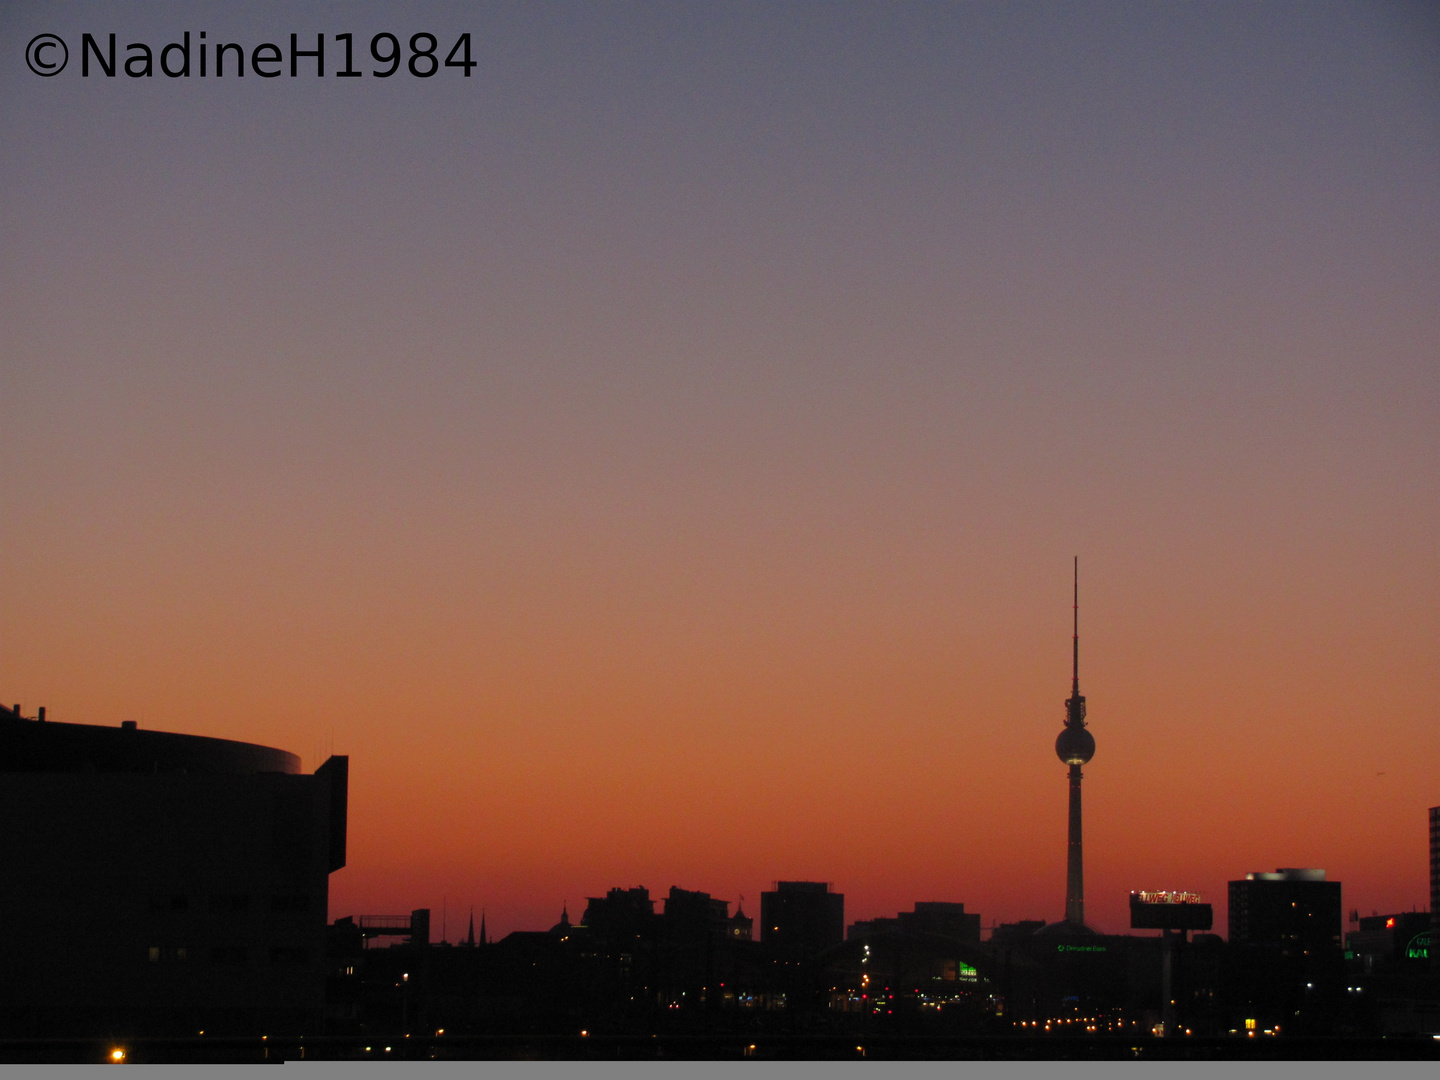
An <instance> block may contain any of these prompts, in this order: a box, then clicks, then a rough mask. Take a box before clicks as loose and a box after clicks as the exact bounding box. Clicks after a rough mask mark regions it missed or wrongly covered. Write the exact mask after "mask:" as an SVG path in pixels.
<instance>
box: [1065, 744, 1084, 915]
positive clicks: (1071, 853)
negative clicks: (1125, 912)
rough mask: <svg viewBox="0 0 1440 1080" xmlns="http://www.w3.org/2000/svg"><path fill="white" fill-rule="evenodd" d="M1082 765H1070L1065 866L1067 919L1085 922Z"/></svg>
mask: <svg viewBox="0 0 1440 1080" xmlns="http://www.w3.org/2000/svg"><path fill="white" fill-rule="evenodd" d="M1080 780H1081V773H1080V766H1079V765H1071V766H1070V842H1069V844H1068V845H1067V852H1066V866H1065V870H1066V873H1065V921H1066V922H1068V923H1074V924H1075V925H1077V926H1078V925H1081V924H1083V923H1084V922H1085V853H1084V841H1083V839H1082V836H1083V833H1082V831H1081V827H1080Z"/></svg>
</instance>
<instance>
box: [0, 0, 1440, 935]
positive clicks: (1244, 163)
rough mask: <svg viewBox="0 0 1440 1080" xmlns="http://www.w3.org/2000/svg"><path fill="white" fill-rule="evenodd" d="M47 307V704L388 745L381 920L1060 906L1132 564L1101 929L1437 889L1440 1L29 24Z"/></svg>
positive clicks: (61, 13) (1417, 901) (4, 562)
mask: <svg viewBox="0 0 1440 1080" xmlns="http://www.w3.org/2000/svg"><path fill="white" fill-rule="evenodd" d="M185 30H190V31H191V32H192V35H198V32H199V31H200V30H207V31H208V35H209V41H211V42H215V41H217V40H237V41H241V42H244V43H246V44H247V45H248V46H250V47H253V46H254V45H257V44H260V43H261V42H264V41H278V42H282V43H287V44H288V40H289V35H290V33H292V32H295V33H298V34H299V35H300V36H301V40H302V42H303V41H304V40H305V39H306V38H308V39H309V41H311V42H313V40H314V35H315V33H317V32H322V31H323V32H325V33H326V34H327V38H330V35H333V34H335V33H340V32H346V31H350V32H353V33H354V34H355V35H356V38H357V43H358V45H359V48H358V49H357V53H358V55H359V56H360V57H361V60H360V63H359V64H358V65H357V66H361V67H362V70H364V69H368V68H369V67H373V66H375V65H373V64H372V63H371V62H370V61H369V59H368V56H366V55H365V54H366V52H367V49H366V45H367V43H368V41H369V38H370V36H371V35H373V34H375V33H377V32H380V31H383V30H390V31H393V32H394V33H396V34H397V35H399V36H401V37H402V38H408V37H409V35H410V34H413V33H416V32H419V31H429V32H433V33H435V34H436V35H437V36H438V37H439V38H440V39H441V42H442V49H448V46H449V44H450V42H452V41H453V40H454V38H455V37H456V36H457V35H458V34H459V33H461V32H463V31H469V32H470V33H471V34H472V40H473V42H474V59H475V60H476V61H478V64H479V66H478V67H477V68H476V70H475V73H474V76H473V77H472V78H470V79H464V78H461V77H460V76H459V74H458V72H455V71H444V72H442V73H441V75H439V76H437V77H436V78H433V79H429V80H420V79H415V78H412V77H410V76H409V75H405V74H402V75H400V76H397V77H396V78H393V79H389V80H381V79H375V78H372V77H368V76H367V77H365V78H361V79H351V80H342V79H336V78H334V77H327V78H325V79H317V78H315V77H313V75H312V76H309V77H306V76H305V75H303V74H302V76H301V77H300V78H297V79H293V80H292V79H290V78H289V77H288V74H287V75H286V76H285V77H282V78H279V79H274V80H262V79H258V78H255V77H253V74H252V75H251V76H248V77H246V78H245V79H243V80H240V79H234V78H227V79H225V80H216V79H214V78H207V79H205V80H201V79H199V78H198V77H192V78H190V79H174V80H171V79H168V78H164V77H160V76H158V75H157V77H154V78H150V79H128V78H125V77H123V76H122V77H117V78H115V79H103V78H98V77H97V76H96V73H95V72H94V70H93V69H92V77H91V78H89V79H83V78H81V77H80V71H79V42H80V35H81V33H83V32H85V31H90V32H92V33H95V34H97V35H106V34H108V33H110V32H115V33H116V34H117V37H118V41H119V43H120V50H121V53H122V55H123V52H124V45H125V44H126V43H127V42H129V41H144V42H147V43H149V44H151V45H152V47H154V48H155V49H156V50H157V51H158V49H159V47H160V46H162V45H163V44H165V43H167V42H169V41H173V40H178V39H179V37H180V35H181V34H182V33H183V32H184V31H185ZM47 31H48V32H54V33H58V34H60V35H61V36H62V37H64V38H65V39H66V40H67V42H68V43H69V45H70V49H71V64H70V66H69V68H67V69H66V70H65V71H64V72H63V73H61V74H60V75H59V76H57V77H55V78H52V79H41V78H38V77H36V76H35V75H33V74H31V72H30V71H29V70H28V69H27V68H26V67H25V63H24V48H25V43H26V42H27V41H29V40H30V39H31V38H32V37H33V36H34V35H35V34H37V33H41V32H47ZM335 48H336V46H335V43H334V41H333V38H331V39H330V49H331V56H330V71H331V72H333V71H334V69H335V67H336V66H337V60H338V57H337V56H336V55H335V53H334V50H335ZM307 63H313V62H307ZM287 71H288V69H287ZM302 71H304V68H302ZM0 330H3V332H0V408H3V416H4V422H3V425H0V515H3V521H4V529H3V543H0V698H3V700H5V701H6V702H11V701H18V702H22V703H23V704H24V706H25V709H26V711H27V713H28V712H31V711H33V709H34V707H35V706H38V705H42V704H43V705H46V706H47V707H48V709H49V715H50V717H51V718H52V719H55V720H61V721H73V722H81V723H103V724H114V723H119V722H120V721H121V720H126V719H134V720H138V721H139V722H140V723H141V724H142V726H145V727H151V728H159V729H167V730H175V731H185V732H194V733H200V734H206V735H215V736H221V737H226V738H237V739H245V740H251V741H256V742H262V743H266V744H270V745H276V746H281V747H284V748H286V749H289V750H292V751H295V752H297V753H300V754H302V755H303V756H304V758H305V763H306V767H307V768H311V767H313V766H314V765H316V764H318V763H319V762H320V761H321V760H323V757H324V756H325V754H327V753H329V752H331V751H333V752H336V753H345V754H349V755H350V756H351V776H352V787H351V811H350V823H351V824H350V855H349V865H348V866H347V867H346V868H345V869H344V870H343V871H341V872H340V873H338V874H336V875H334V877H333V878H332V880H331V896H332V904H331V907H332V914H334V915H343V914H349V913H362V912H363V913H369V912H392V911H394V912H402V911H408V910H409V909H411V908H412V907H419V906H429V907H431V908H433V909H435V910H436V912H437V928H438V922H439V918H438V915H439V912H440V910H441V909H442V907H444V908H445V909H447V910H448V913H449V916H448V918H449V929H450V936H451V937H452V939H453V938H454V936H455V934H456V932H457V927H460V925H461V923H462V921H463V918H464V913H465V912H466V911H467V910H468V908H469V906H470V905H472V904H473V905H475V907H476V908H477V909H479V908H481V907H482V906H483V907H484V908H485V909H486V911H487V913H488V918H489V923H490V926H491V927H492V929H495V930H499V931H501V932H505V931H508V930H511V929H524V928H537V927H542V926H548V925H549V924H550V923H551V922H553V921H554V920H555V918H556V917H557V916H558V914H559V910H560V906H561V904H562V903H564V902H566V901H568V903H569V905H570V912H571V915H572V916H578V914H579V911H580V910H581V909H582V908H583V902H584V901H583V898H584V897H585V896H587V895H596V894H598V893H601V892H603V891H604V890H605V889H606V888H608V887H611V886H616V885H620V886H631V885H636V884H644V885H647V886H648V887H649V888H650V889H651V892H652V894H662V893H664V892H665V891H666V890H667V889H668V888H669V887H670V886H671V885H672V884H676V885H680V886H682V887H687V888H697V889H705V890H708V891H710V892H712V893H713V894H715V895H717V896H722V897H725V898H727V899H730V900H732V901H734V900H736V899H738V897H739V896H741V895H742V894H743V895H744V897H745V898H746V908H747V910H749V911H751V912H752V913H753V912H754V911H755V910H756V909H757V908H758V906H759V905H758V899H759V898H758V894H759V892H760V891H761V890H762V889H764V888H768V887H769V883H770V882H771V881H772V880H774V879H777V878H814V879H819V880H828V881H831V882H833V883H834V884H835V887H836V888H837V889H839V890H841V891H843V892H844V893H845V894H846V898H847V904H846V914H847V919H852V920H853V919H855V918H864V917H871V916H875V915H882V914H893V913H894V912H895V911H896V910H897V909H899V908H908V907H909V905H910V904H911V903H912V902H913V901H915V900H959V901H963V902H965V903H966V904H967V905H968V906H969V908H970V909H971V910H978V911H979V912H980V913H981V914H982V917H983V918H984V920H985V923H986V925H989V924H990V922H991V921H992V920H994V919H999V920H1002V921H1005V920H1013V919H1019V918H1045V919H1055V918H1059V917H1061V916H1062V914H1063V910H1064V885H1065V873H1064V871H1065V866H1064V854H1065V853H1064V840H1065V806H1066V795H1065V790H1066V787H1065V767H1064V766H1063V765H1062V764H1061V763H1060V762H1059V761H1058V760H1057V759H1056V757H1055V755H1054V750H1053V744H1054V739H1055V736H1056V735H1057V734H1058V732H1059V730H1060V726H1061V723H1062V720H1063V717H1064V710H1063V707H1062V701H1063V699H1064V698H1065V696H1066V695H1067V694H1068V692H1069V674H1070V673H1069V663H1070V607H1069V605H1070V595H1069V593H1070V567H1071V558H1072V556H1074V555H1079V557H1080V569H1081V613H1080V614H1081V635H1082V636H1081V677H1082V689H1083V691H1084V692H1085V693H1086V694H1087V696H1088V698H1089V702H1090V721H1091V729H1092V731H1093V733H1094V735H1095V738H1096V741H1097V743H1098V752H1097V754H1096V757H1095V760H1094V761H1093V762H1092V763H1091V764H1090V765H1089V766H1087V768H1086V770H1085V772H1086V781H1085V800H1086V803H1085V810H1086V844H1087V864H1086V870H1087V896H1088V901H1089V903H1088V912H1089V914H1090V917H1091V921H1092V922H1093V923H1094V924H1095V925H1097V926H1099V927H1101V928H1102V929H1105V930H1110V931H1121V930H1123V929H1124V928H1125V924H1126V921H1127V920H1126V915H1125V902H1126V895H1127V893H1128V891H1129V890H1130V889H1132V888H1193V889H1198V890H1200V891H1201V892H1203V893H1204V894H1206V897H1207V898H1208V899H1212V900H1214V901H1216V903H1217V905H1218V907H1217V919H1218V920H1219V921H1220V925H1221V926H1222V927H1223V919H1224V883H1225V881H1226V880H1228V879H1230V878H1233V877H1238V876H1242V875H1243V874H1244V873H1245V872H1246V871H1250V870H1262V869H1265V870H1269V869H1274V868H1275V867H1276V866H1323V867H1325V868H1326V869H1327V870H1328V871H1329V872H1330V874H1331V876H1332V877H1335V878H1338V879H1340V880H1341V881H1343V882H1344V885H1345V894H1344V899H1345V904H1346V907H1347V908H1351V907H1358V908H1360V909H1362V910H1363V911H1365V912H1366V913H1368V912H1369V911H1370V910H1372V909H1380V910H1387V909H1388V910H1394V909H1409V908H1410V907H1412V906H1414V905H1419V906H1421V907H1423V906H1425V904H1426V902H1427V897H1426V892H1427V870H1426V829H1425V808H1426V807H1427V806H1431V805H1434V804H1436V803H1440V755H1437V753H1436V742H1435V739H1436V731H1437V730H1440V664H1437V660H1436V658H1437V655H1440V652H1437V650H1440V540H1437V537H1440V19H1437V18H1436V16H1435V15H1434V14H1433V9H1428V10H1427V9H1426V8H1425V7H1423V6H1420V5H1407V4H1388V5H1387V4H1371V5H1354V4H1343V5H1340V4H1320V3H1303V4H1280V3H1271V4H1253V3H1241V4H1193V5H1181V4H1165V5H1155V4H1135V5H1125V4H1121V5H1106V4H1098V3H1085V4H1039V3H1032V4H1000V5H988V4H965V5H945V4H924V5H908V6H907V5H902V4H895V3H886V4H870V5H847V4H837V3H820V4H809V3H788V4H781V3H769V4H745V3H733V4H724V5H716V4H711V3H700V4H687V3H678V2H677V3H665V4H606V5H591V4H578V3H577V4H547V3H526V4H501V3H496V4H475V5H469V4H439V3H420V2H416V3H404V4H401V3H395V4H384V5H381V4H371V5H365V4H346V5H318V4H317V5H305V4H260V3H250V4H240V3H235V4H214V5H208V6H207V5H202V4H196V3H174V4H162V3H137V4H128V5H123V6H121V5H112V4H99V3H73V4H72V3H67V4H63V5H62V4H41V3H10V4H7V5H5V7H4V9H3V12H0Z"/></svg>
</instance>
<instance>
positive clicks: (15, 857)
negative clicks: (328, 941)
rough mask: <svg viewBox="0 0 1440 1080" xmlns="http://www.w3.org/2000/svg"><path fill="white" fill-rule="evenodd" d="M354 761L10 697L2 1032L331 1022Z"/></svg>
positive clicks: (2, 789)
mask: <svg viewBox="0 0 1440 1080" xmlns="http://www.w3.org/2000/svg"><path fill="white" fill-rule="evenodd" d="M348 766H349V763H348V759H347V758H344V757H332V758H330V759H329V760H328V761H327V762H325V764H324V765H322V766H321V767H320V768H319V769H317V770H316V771H315V773H314V774H313V775H304V774H302V773H301V772H300V760H299V758H297V757H296V756H295V755H293V754H289V753H286V752H285V751H283V750H275V749H271V748H270V747H265V746H255V745H252V744H249V743H240V742H230V741H228V740H224V739H212V738H203V737H199V736H194V735H179V734H172V733H169V732H158V731H140V730H138V729H137V728H136V726H135V725H134V724H133V723H126V724H124V725H122V726H120V727H115V728H110V727H99V726H92V725H85V724H55V723H47V722H45V720H44V719H43V711H42V713H41V717H40V718H38V719H35V720H27V719H23V718H22V717H21V716H20V709H19V707H18V706H17V707H16V708H15V709H13V710H12V709H4V708H0V866H3V867H4V870H3V873H0V920H3V922H4V924H5V925H6V926H7V927H8V932H7V933H6V934H5V935H3V937H0V972H3V973H4V978H3V979H0V1037H11V1038H13V1037H36V1036H59V1035H107V1036H133V1035H144V1034H177V1035H178V1034H188V1035H195V1034H197V1033H198V1032H200V1031H206V1032H207V1033H209V1034H215V1035H220V1034H226V1033H235V1034H284V1033H287V1032H297V1033H298V1032H306V1031H310V1032H314V1031H318V1030H319V1028H320V1023H321V1018H322V1012H323V1007H324V986H325V956H324V953H325V924H326V907H327V900H328V894H329V874H330V873H331V872H333V871H335V870H338V869H339V868H340V867H342V866H344V865H345V819H346V801H347V788H348Z"/></svg>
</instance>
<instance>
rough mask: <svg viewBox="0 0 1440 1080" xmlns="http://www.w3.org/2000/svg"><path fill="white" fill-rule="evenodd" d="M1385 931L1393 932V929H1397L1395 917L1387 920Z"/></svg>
mask: <svg viewBox="0 0 1440 1080" xmlns="http://www.w3.org/2000/svg"><path fill="white" fill-rule="evenodd" d="M1385 929H1386V930H1393V929H1395V918H1394V916H1391V917H1390V918H1388V919H1386V920H1385Z"/></svg>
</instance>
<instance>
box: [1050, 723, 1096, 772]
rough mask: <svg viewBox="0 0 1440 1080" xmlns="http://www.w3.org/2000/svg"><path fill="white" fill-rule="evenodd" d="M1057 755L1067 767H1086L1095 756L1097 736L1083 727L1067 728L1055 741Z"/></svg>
mask: <svg viewBox="0 0 1440 1080" xmlns="http://www.w3.org/2000/svg"><path fill="white" fill-rule="evenodd" d="M1055 754H1056V756H1057V757H1059V759H1060V760H1061V761H1063V762H1065V764H1066V765H1084V764H1085V763H1086V762H1087V761H1089V760H1090V759H1091V758H1092V757H1094V756H1095V736H1094V735H1091V734H1090V732H1088V731H1086V730H1085V729H1084V728H1083V727H1066V728H1065V729H1064V730H1063V731H1061V732H1060V735H1059V737H1058V738H1057V739H1056V740H1055Z"/></svg>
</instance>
